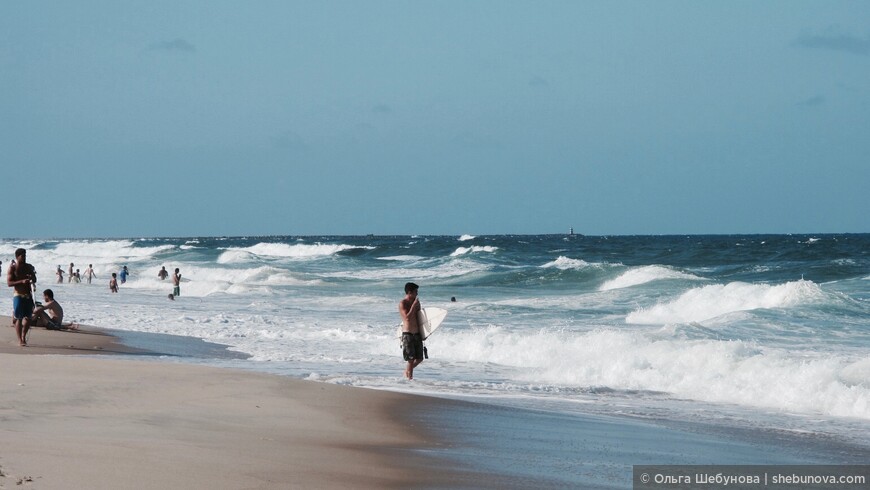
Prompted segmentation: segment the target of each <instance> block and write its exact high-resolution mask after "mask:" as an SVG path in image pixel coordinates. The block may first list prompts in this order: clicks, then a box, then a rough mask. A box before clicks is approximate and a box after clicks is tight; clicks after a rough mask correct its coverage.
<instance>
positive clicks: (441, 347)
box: [429, 326, 870, 419]
mask: <svg viewBox="0 0 870 490" xmlns="http://www.w3.org/2000/svg"><path fill="white" fill-rule="evenodd" d="M429 343H430V349H431V350H433V351H435V352H439V353H440V354H439V355H440V356H447V357H449V359H450V361H452V362H476V361H480V360H486V362H488V363H492V364H495V365H501V366H506V367H509V368H515V369H516V370H515V373H516V374H515V379H514V382H516V383H520V382H522V383H526V384H527V385H528V386H547V385H550V386H555V387H562V388H571V387H574V388H586V389H592V388H610V389H615V390H640V391H651V392H663V393H670V394H673V395H676V396H678V397H683V398H688V399H694V400H702V401H707V402H717V403H729V404H740V405H745V406H754V407H764V408H770V409H776V410H787V411H790V412H799V413H817V414H826V415H834V416H846V417H859V418H862V419H870V363H868V360H866V359H864V360H858V361H855V360H851V359H849V358H845V357H840V356H812V355H798V356H796V355H794V354H793V353H791V352H788V351H785V350H780V349H764V348H761V347H759V346H757V345H755V344H753V343H751V342H743V341H718V340H697V341H687V340H682V339H677V338H668V339H660V338H656V337H648V336H647V335H646V334H644V333H642V332H620V331H616V330H610V329H600V330H596V331H591V332H585V333H581V332H571V331H555V330H539V331H537V332H531V333H529V332H523V333H520V332H513V331H511V330H509V329H506V328H501V327H494V326H490V327H488V328H485V329H476V330H471V331H454V332H451V334H450V335H441V336H438V337H437V338H436V337H435V336H433V338H432V339H431V340H430V342H429Z"/></svg>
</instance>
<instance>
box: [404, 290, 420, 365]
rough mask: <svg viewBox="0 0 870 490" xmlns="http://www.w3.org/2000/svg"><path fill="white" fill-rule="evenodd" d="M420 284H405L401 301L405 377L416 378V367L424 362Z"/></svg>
mask: <svg viewBox="0 0 870 490" xmlns="http://www.w3.org/2000/svg"><path fill="white" fill-rule="evenodd" d="M418 289H419V286H417V285H416V284H414V283H413V282H409V283H407V284H405V297H404V298H402V301H400V302H399V315H400V316H401V317H402V355H403V356H404V358H405V360H406V361H408V364H407V366H406V367H405V377H406V378H408V379H414V368H415V367H417V366H419V365H420V363H421V362H423V336H422V335H421V334H420V325H418V324H417V313H418V312H419V311H420V300H419V299H417V290H418Z"/></svg>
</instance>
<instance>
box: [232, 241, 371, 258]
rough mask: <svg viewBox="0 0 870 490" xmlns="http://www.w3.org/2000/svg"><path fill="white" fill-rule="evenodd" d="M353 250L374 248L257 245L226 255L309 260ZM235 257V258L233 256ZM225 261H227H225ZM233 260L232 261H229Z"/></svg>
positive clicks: (318, 245) (316, 244) (281, 244)
mask: <svg viewBox="0 0 870 490" xmlns="http://www.w3.org/2000/svg"><path fill="white" fill-rule="evenodd" d="M354 248H365V249H369V250H371V249H373V248H374V247H358V246H354V245H336V244H323V243H315V244H307V243H297V244H294V245H289V244H286V243H258V244H256V245H253V246H251V247H244V248H228V249H227V252H224V253H225V254H226V253H237V252H245V253H248V254H251V255H256V256H259V257H273V258H290V259H309V258H317V257H325V256H329V255H334V254H336V253H338V252H342V251H344V250H350V249H354ZM235 257H237V256H235ZM225 260H227V259H225ZM231 260H234V259H231Z"/></svg>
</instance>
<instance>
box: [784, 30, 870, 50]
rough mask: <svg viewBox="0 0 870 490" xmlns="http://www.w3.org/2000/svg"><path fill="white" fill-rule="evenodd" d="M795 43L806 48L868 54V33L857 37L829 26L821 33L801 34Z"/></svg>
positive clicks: (869, 47)
mask: <svg viewBox="0 0 870 490" xmlns="http://www.w3.org/2000/svg"><path fill="white" fill-rule="evenodd" d="M795 44H796V45H797V46H799V47H802V48H808V49H825V50H829V51H839V52H841V53H849V54H856V55H859V56H868V55H870V35H868V36H865V37H863V38H862V37H858V36H854V35H851V34H844V33H841V32H838V31H837V30H836V29H835V28H830V29H828V30H826V31H825V32H824V33H822V34H801V35H800V37H798V39H797V41H796V42H795Z"/></svg>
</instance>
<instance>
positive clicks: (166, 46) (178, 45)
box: [151, 37, 196, 53]
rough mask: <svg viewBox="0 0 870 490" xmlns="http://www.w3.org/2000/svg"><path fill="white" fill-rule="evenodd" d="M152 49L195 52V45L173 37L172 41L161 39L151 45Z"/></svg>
mask: <svg viewBox="0 0 870 490" xmlns="http://www.w3.org/2000/svg"><path fill="white" fill-rule="evenodd" d="M151 50H152V51H181V52H185V53H195V52H196V46H194V45H193V44H191V43H189V42H188V41H186V40H184V39H181V38H180V37H179V38H176V39H173V40H172V41H163V42H160V43H156V44H152V45H151Z"/></svg>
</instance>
